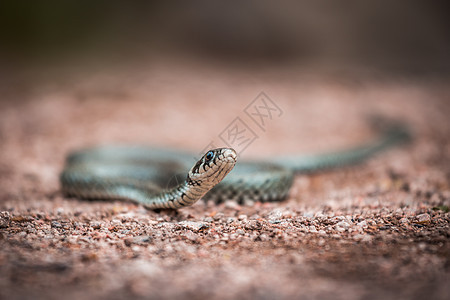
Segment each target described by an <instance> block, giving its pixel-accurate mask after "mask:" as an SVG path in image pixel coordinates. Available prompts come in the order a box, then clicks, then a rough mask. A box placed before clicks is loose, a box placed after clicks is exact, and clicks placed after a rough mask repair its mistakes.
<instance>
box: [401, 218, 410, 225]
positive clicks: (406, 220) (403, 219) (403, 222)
mask: <svg viewBox="0 0 450 300" xmlns="http://www.w3.org/2000/svg"><path fill="white" fill-rule="evenodd" d="M399 222H400V224H409V220H408V218H401V219H400V221H399Z"/></svg>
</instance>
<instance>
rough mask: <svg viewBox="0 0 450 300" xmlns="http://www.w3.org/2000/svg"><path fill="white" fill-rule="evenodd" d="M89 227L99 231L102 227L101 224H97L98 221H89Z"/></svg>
mask: <svg viewBox="0 0 450 300" xmlns="http://www.w3.org/2000/svg"><path fill="white" fill-rule="evenodd" d="M89 225H90V226H91V227H92V228H93V229H100V228H101V227H102V223H100V222H98V221H91V222H89Z"/></svg>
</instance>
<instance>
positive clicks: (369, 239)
mask: <svg viewBox="0 0 450 300" xmlns="http://www.w3.org/2000/svg"><path fill="white" fill-rule="evenodd" d="M372 240H373V237H372V236H371V235H368V234H366V235H364V237H363V238H362V239H361V242H370V241H372Z"/></svg>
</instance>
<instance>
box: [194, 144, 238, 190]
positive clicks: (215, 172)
mask: <svg viewBox="0 0 450 300" xmlns="http://www.w3.org/2000/svg"><path fill="white" fill-rule="evenodd" d="M236 159H237V154H236V151H235V150H234V149H232V148H218V149H213V150H209V151H208V152H206V153H205V155H203V156H202V158H201V159H199V161H197V163H196V164H195V165H194V166H193V167H192V168H191V170H190V171H189V173H188V177H187V182H188V184H189V185H192V186H198V187H202V188H207V189H210V188H212V187H213V186H215V185H216V184H218V183H219V182H220V181H222V179H224V178H225V176H226V175H227V174H228V173H230V171H231V170H232V169H233V167H234V165H235V164H236Z"/></svg>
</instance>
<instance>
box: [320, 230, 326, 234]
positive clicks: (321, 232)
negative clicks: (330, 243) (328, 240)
mask: <svg viewBox="0 0 450 300" xmlns="http://www.w3.org/2000/svg"><path fill="white" fill-rule="evenodd" d="M318 233H319V234H320V235H326V234H327V233H326V231H325V230H319V231H318Z"/></svg>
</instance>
